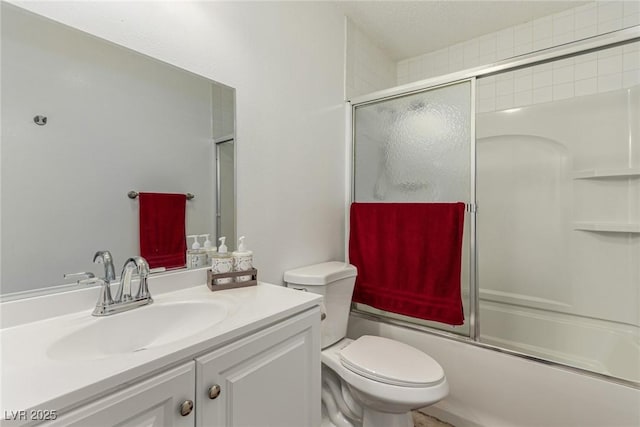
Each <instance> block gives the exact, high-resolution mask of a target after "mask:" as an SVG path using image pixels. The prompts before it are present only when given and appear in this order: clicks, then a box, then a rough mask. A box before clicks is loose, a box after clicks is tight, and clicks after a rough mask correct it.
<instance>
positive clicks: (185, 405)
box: [180, 400, 193, 417]
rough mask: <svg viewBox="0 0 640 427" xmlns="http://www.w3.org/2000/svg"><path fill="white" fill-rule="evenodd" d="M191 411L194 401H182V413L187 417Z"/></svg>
mask: <svg viewBox="0 0 640 427" xmlns="http://www.w3.org/2000/svg"><path fill="white" fill-rule="evenodd" d="M191 411H193V401H192V400H185V401H184V402H182V404H181V405H180V415H182V416H183V417H186V416H187V415H189V414H190V413H191Z"/></svg>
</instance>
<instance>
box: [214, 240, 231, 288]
mask: <svg viewBox="0 0 640 427" xmlns="http://www.w3.org/2000/svg"><path fill="white" fill-rule="evenodd" d="M218 240H220V246H219V247H218V252H216V253H215V254H213V258H212V260H211V272H212V273H213V274H220V273H229V272H231V271H233V258H232V257H231V254H230V253H229V252H227V246H226V245H225V244H224V242H225V240H227V238H226V237H221V238H220V239H218ZM231 282H233V278H232V277H224V278H221V279H215V280H214V281H213V284H214V285H225V284H227V283H231Z"/></svg>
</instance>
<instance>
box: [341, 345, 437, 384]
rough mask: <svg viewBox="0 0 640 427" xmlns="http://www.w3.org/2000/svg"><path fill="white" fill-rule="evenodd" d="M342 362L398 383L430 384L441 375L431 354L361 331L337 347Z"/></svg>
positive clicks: (354, 369) (372, 376)
mask: <svg viewBox="0 0 640 427" xmlns="http://www.w3.org/2000/svg"><path fill="white" fill-rule="evenodd" d="M340 362H341V364H342V366H344V367H345V368H347V369H348V370H350V371H352V372H355V373H356V374H358V375H362V376H363V377H366V378H369V379H371V380H374V381H377V382H381V383H384V384H391V385H395V386H400V387H430V386H433V385H436V384H439V383H441V382H442V380H443V379H444V370H443V369H442V367H441V366H440V365H439V364H438V362H436V361H435V360H433V359H432V358H431V357H429V356H428V355H426V354H425V353H423V352H421V351H420V350H418V349H416V348H414V347H411V346H409V345H407V344H404V343H401V342H398V341H394V340H391V339H388V338H383V337H378V336H371V335H364V336H362V337H360V338H358V339H357V340H355V341H353V342H351V343H350V344H349V345H347V346H346V347H344V348H343V349H342V350H341V351H340Z"/></svg>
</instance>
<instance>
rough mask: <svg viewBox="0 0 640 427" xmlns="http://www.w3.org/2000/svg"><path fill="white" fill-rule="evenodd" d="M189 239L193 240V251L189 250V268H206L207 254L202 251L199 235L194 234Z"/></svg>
mask: <svg viewBox="0 0 640 427" xmlns="http://www.w3.org/2000/svg"><path fill="white" fill-rule="evenodd" d="M187 237H188V238H193V244H192V245H191V249H187V268H198V267H205V266H206V265H207V253H206V252H205V251H204V250H202V249H200V242H198V235H197V234H192V235H190V236H187Z"/></svg>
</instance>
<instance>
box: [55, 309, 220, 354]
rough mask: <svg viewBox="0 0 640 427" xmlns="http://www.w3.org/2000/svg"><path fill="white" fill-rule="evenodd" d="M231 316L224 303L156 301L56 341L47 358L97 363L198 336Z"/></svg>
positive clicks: (97, 320) (94, 321)
mask: <svg viewBox="0 0 640 427" xmlns="http://www.w3.org/2000/svg"><path fill="white" fill-rule="evenodd" d="M228 313H229V307H228V304H227V303H225V302H220V301H181V302H164V303H157V302H154V303H153V304H150V305H148V306H143V307H139V308H136V309H133V310H131V311H126V312H123V313H119V314H114V315H111V316H105V317H89V318H87V319H86V323H87V324H86V326H82V327H81V328H80V329H76V330H75V331H73V332H71V333H69V334H67V335H65V336H63V337H61V338H60V339H58V340H56V341H55V342H54V343H53V344H52V345H51V346H50V347H49V348H48V350H47V355H48V356H49V357H50V358H51V359H56V360H95V359H103V358H107V357H112V356H114V355H122V354H127V353H134V352H138V351H144V350H147V349H150V348H154V347H158V346H162V345H166V344H170V343H172V342H174V341H178V340H181V339H184V338H187V337H189V336H192V335H195V334H198V333H200V332H202V331H204V330H205V329H207V328H210V327H212V326H214V325H216V324H218V323H220V322H221V321H222V320H224V319H225V318H226V317H227V315H228Z"/></svg>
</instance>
